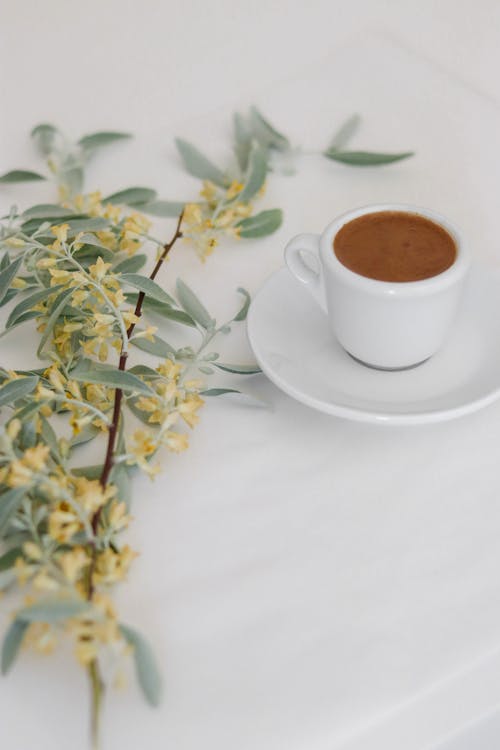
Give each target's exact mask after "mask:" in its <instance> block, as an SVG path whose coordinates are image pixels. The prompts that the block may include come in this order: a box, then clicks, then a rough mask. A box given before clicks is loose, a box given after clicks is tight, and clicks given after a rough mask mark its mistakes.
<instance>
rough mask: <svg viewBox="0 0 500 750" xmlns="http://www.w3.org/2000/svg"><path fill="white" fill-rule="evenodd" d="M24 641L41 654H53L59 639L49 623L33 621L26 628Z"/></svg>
mask: <svg viewBox="0 0 500 750" xmlns="http://www.w3.org/2000/svg"><path fill="white" fill-rule="evenodd" d="M23 643H24V644H25V645H26V646H28V647H31V648H33V649H34V650H35V651H37V652H38V653H39V654H51V653H52V651H53V650H54V649H55V647H56V645H57V639H56V634H55V631H54V629H53V628H52V626H51V625H49V623H47V622H32V623H30V625H29V627H28V629H27V630H26V633H25V636H24V639H23Z"/></svg>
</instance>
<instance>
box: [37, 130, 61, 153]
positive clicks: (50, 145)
mask: <svg viewBox="0 0 500 750" xmlns="http://www.w3.org/2000/svg"><path fill="white" fill-rule="evenodd" d="M59 136H60V133H59V131H58V129H57V128H56V127H55V126H54V125H50V124H49V123H45V122H44V123H41V124H40V125H37V126H36V127H34V128H33V130H32V131H31V137H32V138H33V140H34V141H35V143H36V145H37V148H38V151H39V152H40V154H41V155H42V156H48V155H49V154H50V153H52V151H54V143H55V141H56V139H57V138H58V137H59Z"/></svg>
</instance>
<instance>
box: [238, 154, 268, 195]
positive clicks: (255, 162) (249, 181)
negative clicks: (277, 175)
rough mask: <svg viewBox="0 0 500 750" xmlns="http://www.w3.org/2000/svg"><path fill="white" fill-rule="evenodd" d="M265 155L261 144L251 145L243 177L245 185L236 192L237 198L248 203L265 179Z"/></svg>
mask: <svg viewBox="0 0 500 750" xmlns="http://www.w3.org/2000/svg"><path fill="white" fill-rule="evenodd" d="M266 174H267V155H266V151H265V149H263V148H262V147H261V146H253V147H252V150H251V152H250V159H249V164H248V171H247V174H246V177H245V187H244V188H243V190H242V191H241V193H239V194H238V196H237V200H238V202H241V203H248V201H249V200H251V199H252V198H253V197H254V195H255V194H256V193H257V192H258V191H259V190H260V188H261V187H262V185H263V184H264V182H265V180H266Z"/></svg>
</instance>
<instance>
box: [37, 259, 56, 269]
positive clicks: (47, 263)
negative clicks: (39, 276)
mask: <svg viewBox="0 0 500 750" xmlns="http://www.w3.org/2000/svg"><path fill="white" fill-rule="evenodd" d="M56 263H57V260H56V258H40V260H37V262H36V267H37V268H41V269H44V268H52V266H55V265H56Z"/></svg>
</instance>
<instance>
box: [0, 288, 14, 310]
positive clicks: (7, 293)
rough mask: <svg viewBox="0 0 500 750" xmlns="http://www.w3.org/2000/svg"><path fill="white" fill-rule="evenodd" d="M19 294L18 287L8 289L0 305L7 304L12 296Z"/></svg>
mask: <svg viewBox="0 0 500 750" xmlns="http://www.w3.org/2000/svg"><path fill="white" fill-rule="evenodd" d="M17 294H19V289H8V290H7V292H6V294H5V297H4V298H3V300H2V301H1V302H0V307H3V306H4V305H7V304H8V303H9V302H10V301H11V300H12V299H14V297H15V296H16V295H17Z"/></svg>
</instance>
